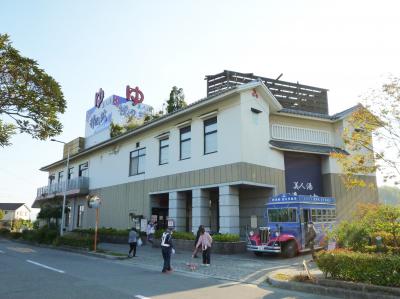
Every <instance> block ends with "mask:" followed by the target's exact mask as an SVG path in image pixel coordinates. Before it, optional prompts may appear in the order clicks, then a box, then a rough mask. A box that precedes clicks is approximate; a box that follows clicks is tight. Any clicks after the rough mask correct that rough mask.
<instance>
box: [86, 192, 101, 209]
mask: <svg viewBox="0 0 400 299" xmlns="http://www.w3.org/2000/svg"><path fill="white" fill-rule="evenodd" d="M87 199H88V207H89V208H94V209H97V208H98V207H99V206H100V204H101V200H100V197H98V196H97V195H88V196H87Z"/></svg>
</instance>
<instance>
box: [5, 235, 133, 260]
mask: <svg viewBox="0 0 400 299" xmlns="http://www.w3.org/2000/svg"><path fill="white" fill-rule="evenodd" d="M4 239H5V240H8V241H10V242H15V243H21V244H26V245H31V246H35V247H40V248H47V249H54V250H61V251H67V252H73V253H78V254H82V255H89V256H94V257H98V258H104V259H109V260H126V259H128V258H127V257H125V256H115V255H109V254H106V253H101V252H94V251H89V250H87V249H81V248H76V247H72V246H65V245H63V246H54V245H47V244H39V243H32V242H29V241H25V240H18V239H13V240H10V239H7V238H4Z"/></svg>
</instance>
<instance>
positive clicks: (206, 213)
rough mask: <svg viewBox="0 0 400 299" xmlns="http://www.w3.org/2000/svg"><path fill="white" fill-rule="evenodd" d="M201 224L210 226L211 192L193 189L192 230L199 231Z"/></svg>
mask: <svg viewBox="0 0 400 299" xmlns="http://www.w3.org/2000/svg"><path fill="white" fill-rule="evenodd" d="M199 225H204V226H205V227H210V194H209V192H208V191H207V190H204V189H193V190H192V231H193V233H196V232H197V229H198V228H199Z"/></svg>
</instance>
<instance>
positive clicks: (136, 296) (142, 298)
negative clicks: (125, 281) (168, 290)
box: [135, 295, 151, 299]
mask: <svg viewBox="0 0 400 299" xmlns="http://www.w3.org/2000/svg"><path fill="white" fill-rule="evenodd" d="M135 298H137V299H151V298H149V297H145V296H142V295H135Z"/></svg>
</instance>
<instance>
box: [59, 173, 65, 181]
mask: <svg viewBox="0 0 400 299" xmlns="http://www.w3.org/2000/svg"><path fill="white" fill-rule="evenodd" d="M63 179H64V171H60V172H59V173H58V182H59V183H60V182H62V180H63Z"/></svg>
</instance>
